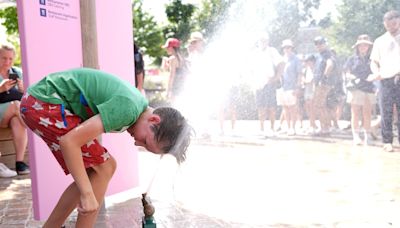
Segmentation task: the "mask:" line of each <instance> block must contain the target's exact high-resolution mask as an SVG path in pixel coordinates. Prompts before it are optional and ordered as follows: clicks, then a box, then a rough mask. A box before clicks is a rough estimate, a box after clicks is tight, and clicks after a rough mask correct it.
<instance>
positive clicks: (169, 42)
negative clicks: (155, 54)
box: [161, 38, 181, 48]
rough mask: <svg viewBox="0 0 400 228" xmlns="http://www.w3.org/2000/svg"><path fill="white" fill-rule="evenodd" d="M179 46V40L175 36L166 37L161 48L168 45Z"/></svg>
mask: <svg viewBox="0 0 400 228" xmlns="http://www.w3.org/2000/svg"><path fill="white" fill-rule="evenodd" d="M180 46H181V41H180V40H178V39H176V38H168V39H167V41H166V42H165V44H164V45H163V46H161V47H162V48H169V47H173V48H177V47H180Z"/></svg>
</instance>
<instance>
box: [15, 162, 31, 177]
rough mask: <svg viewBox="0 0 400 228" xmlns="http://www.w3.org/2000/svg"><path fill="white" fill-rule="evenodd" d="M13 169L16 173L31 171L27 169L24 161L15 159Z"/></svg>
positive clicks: (21, 173) (23, 173)
mask: <svg viewBox="0 0 400 228" xmlns="http://www.w3.org/2000/svg"><path fill="white" fill-rule="evenodd" d="M15 169H16V171H17V173H18V175H25V174H29V173H30V172H31V171H30V170H29V166H28V165H27V164H25V162H22V161H17V162H15Z"/></svg>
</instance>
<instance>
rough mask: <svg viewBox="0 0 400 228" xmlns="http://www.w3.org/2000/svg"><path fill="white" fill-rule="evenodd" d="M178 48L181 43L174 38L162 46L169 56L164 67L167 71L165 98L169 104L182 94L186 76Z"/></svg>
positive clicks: (184, 64) (183, 61)
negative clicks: (168, 100) (167, 79)
mask: <svg viewBox="0 0 400 228" xmlns="http://www.w3.org/2000/svg"><path fill="white" fill-rule="evenodd" d="M180 46H181V41H180V40H178V39H176V38H168V39H167V41H166V42H165V44H164V45H163V46H162V48H164V49H165V50H166V51H167V54H168V56H169V57H168V58H167V59H166V67H167V70H168V71H169V81H168V88H167V97H168V98H169V99H170V101H171V102H174V101H175V99H176V97H177V96H179V94H180V93H181V92H182V90H183V87H184V84H185V79H186V74H187V66H186V62H185V59H184V57H183V56H182V54H181V52H180Z"/></svg>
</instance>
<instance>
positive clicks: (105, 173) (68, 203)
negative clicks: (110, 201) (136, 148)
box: [43, 157, 116, 228]
mask: <svg viewBox="0 0 400 228" xmlns="http://www.w3.org/2000/svg"><path fill="white" fill-rule="evenodd" d="M115 169H116V161H115V159H114V158H113V157H111V158H110V159H109V160H107V161H106V162H105V163H103V164H101V165H98V166H95V167H93V168H92V169H90V170H89V171H88V176H89V179H90V182H91V184H92V188H93V191H94V194H95V195H96V198H97V201H98V203H99V205H102V203H103V198H104V195H105V192H106V190H107V186H108V183H109V181H110V180H111V177H112V175H113V174H114V171H115ZM79 198H80V193H79V190H78V188H77V186H76V184H75V183H72V184H71V185H70V186H69V187H68V188H67V189H66V190H65V191H64V193H63V194H62V196H61V198H60V200H59V201H58V203H57V205H56V207H55V208H54V209H53V211H52V213H51V215H50V217H49V218H48V220H47V221H46V223H45V224H44V226H43V227H44V228H46V227H61V225H62V224H63V223H64V222H65V220H66V219H67V218H68V216H69V215H70V214H71V212H72V211H73V210H74V209H75V208H76V207H77V205H78V203H79ZM97 213H98V210H97V211H96V212H95V213H92V214H88V215H84V216H82V215H78V220H77V222H76V227H92V226H93V225H94V222H95V219H96V217H97Z"/></svg>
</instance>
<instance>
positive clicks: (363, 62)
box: [344, 34, 377, 145]
mask: <svg viewBox="0 0 400 228" xmlns="http://www.w3.org/2000/svg"><path fill="white" fill-rule="evenodd" d="M372 44H373V43H372V42H371V40H370V38H369V36H368V35H366V34H362V35H359V36H358V38H357V41H356V43H355V44H354V45H353V49H354V55H352V56H351V57H349V58H348V59H347V61H346V64H345V66H344V72H345V76H346V80H347V86H346V87H347V102H348V103H349V104H350V105H351V130H352V134H353V143H354V144H355V145H361V144H362V143H363V141H364V144H368V143H369V141H370V140H372V139H376V138H377V137H376V135H375V133H374V132H373V131H372V128H371V115H372V108H373V106H374V105H375V104H376V96H375V86H374V84H373V83H372V82H370V81H367V78H368V76H369V75H370V74H371V73H372V71H371V69H370V63H371V60H370V59H369V57H370V53H371V48H372ZM360 114H361V117H362V119H361V120H362V121H361V122H362V127H363V132H361V129H360V125H359V122H360V119H359V116H360ZM360 133H363V140H361V138H360Z"/></svg>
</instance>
